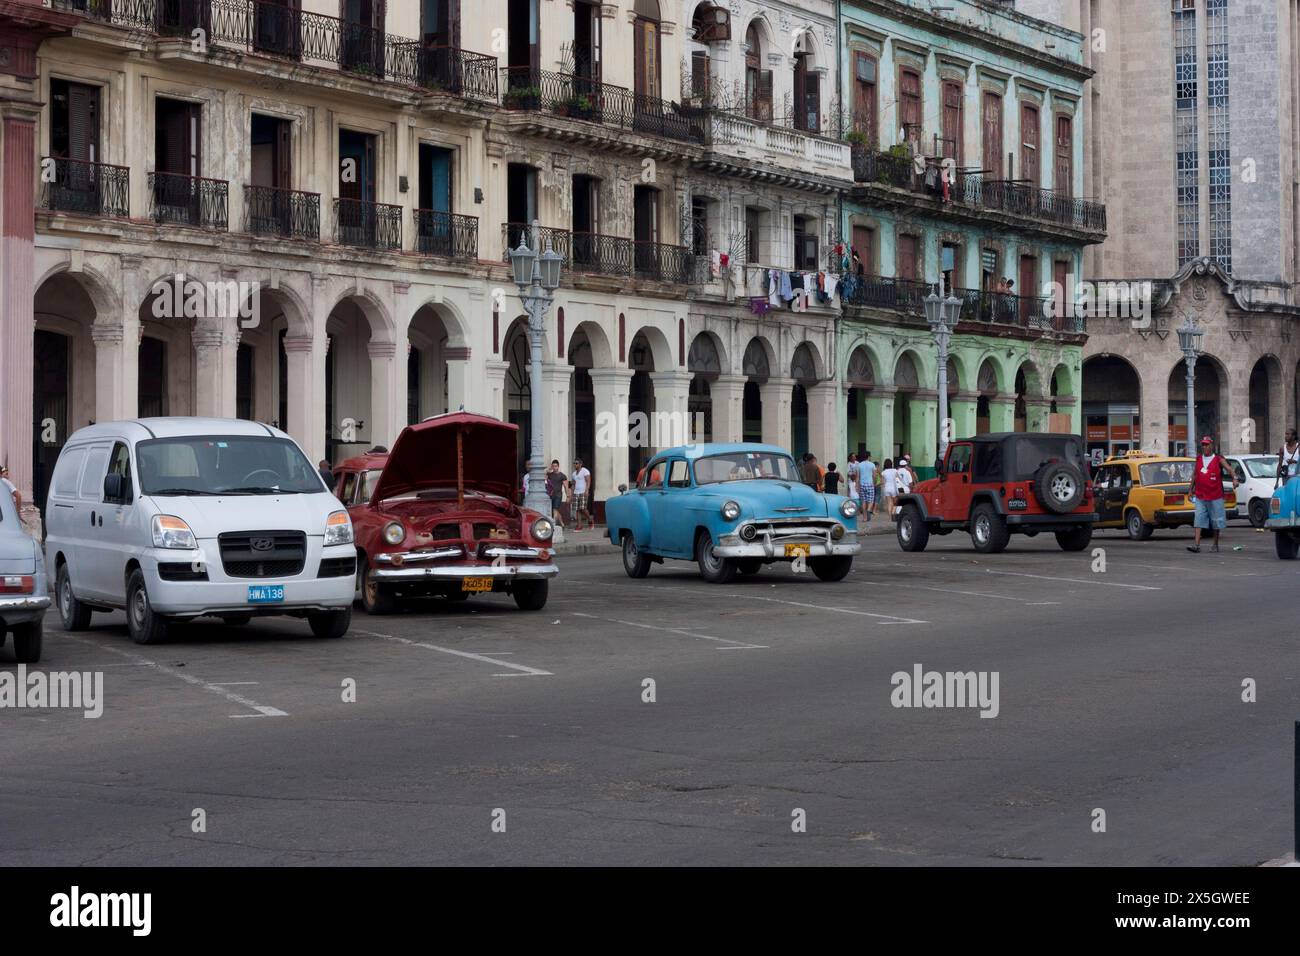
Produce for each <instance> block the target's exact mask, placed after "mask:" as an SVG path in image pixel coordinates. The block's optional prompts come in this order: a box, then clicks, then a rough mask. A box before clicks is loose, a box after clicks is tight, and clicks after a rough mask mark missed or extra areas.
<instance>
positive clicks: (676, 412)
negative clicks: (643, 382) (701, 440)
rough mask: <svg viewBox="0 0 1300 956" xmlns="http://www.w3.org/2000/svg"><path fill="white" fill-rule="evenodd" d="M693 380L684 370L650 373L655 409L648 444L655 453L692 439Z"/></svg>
mask: <svg viewBox="0 0 1300 956" xmlns="http://www.w3.org/2000/svg"><path fill="white" fill-rule="evenodd" d="M692 377H693V376H692V375H691V373H690V372H688V371H686V370H685V369H673V370H672V371H669V372H651V373H650V382H651V384H652V385H653V386H654V409H655V411H654V420H653V421H652V422H651V426H650V444H651V446H652V447H653V448H654V449H655V450H656V451H660V450H662V449H664V448H672V447H674V446H676V445H686V444H689V443H690V442H691V441H692V440H693V434H694V433H693V429H692V427H691V426H692V422H691V418H690V398H691V378H692Z"/></svg>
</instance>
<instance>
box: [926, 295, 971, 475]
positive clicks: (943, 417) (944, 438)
mask: <svg viewBox="0 0 1300 956" xmlns="http://www.w3.org/2000/svg"><path fill="white" fill-rule="evenodd" d="M942 293H943V274H942V273H940V275H939V294H935V293H934V292H931V293H930V294H929V295H927V296H926V297H925V300H924V301H925V321H926V322H928V323H929V325H930V333H931V334H932V335H933V336H934V344H935V346H936V347H937V348H938V350H939V459H938V460H939V461H943V458H944V455H946V454H947V453H948V343H949V342H950V341H951V340H952V331H953V329H955V328H956V327H957V322H958V320H960V318H961V304H962V303H961V299H959V298H957V297H956V296H954V295H949V296H948V297H947V298H941V296H942Z"/></svg>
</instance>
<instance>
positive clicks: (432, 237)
mask: <svg viewBox="0 0 1300 956" xmlns="http://www.w3.org/2000/svg"><path fill="white" fill-rule="evenodd" d="M412 215H413V216H414V218H415V250H416V252H419V253H420V254H421V255H425V256H443V257H444V258H447V259H459V260H463V261H469V262H472V261H474V260H476V259H478V217H477V216H461V215H457V214H456V213H450V212H438V211H437V210H433V209H414V210H412Z"/></svg>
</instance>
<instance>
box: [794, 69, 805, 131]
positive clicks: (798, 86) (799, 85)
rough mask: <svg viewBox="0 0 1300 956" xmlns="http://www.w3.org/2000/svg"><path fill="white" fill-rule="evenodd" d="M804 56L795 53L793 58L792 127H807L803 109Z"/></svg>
mask: <svg viewBox="0 0 1300 956" xmlns="http://www.w3.org/2000/svg"><path fill="white" fill-rule="evenodd" d="M807 62H808V60H807V58H806V57H803V56H801V55H798V54H796V55H795V58H794V116H793V120H794V128H795V129H807V126H806V125H805V124H806V123H807V121H808V117H807V111H806V110H805V109H804V103H805V102H806V99H805V91H806V90H807V80H808V73H807V68H806V64H807Z"/></svg>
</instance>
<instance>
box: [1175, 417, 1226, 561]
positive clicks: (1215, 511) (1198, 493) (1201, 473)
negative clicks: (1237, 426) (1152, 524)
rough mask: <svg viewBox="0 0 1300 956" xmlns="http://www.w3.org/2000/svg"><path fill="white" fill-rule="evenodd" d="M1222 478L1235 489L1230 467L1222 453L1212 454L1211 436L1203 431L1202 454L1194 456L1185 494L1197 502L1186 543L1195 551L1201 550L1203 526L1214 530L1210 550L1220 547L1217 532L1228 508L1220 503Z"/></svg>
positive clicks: (1194, 502)
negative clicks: (1195, 457)
mask: <svg viewBox="0 0 1300 956" xmlns="http://www.w3.org/2000/svg"><path fill="white" fill-rule="evenodd" d="M1225 478H1226V479H1227V481H1228V490H1229V491H1232V490H1234V489H1235V487H1236V486H1235V485H1234V483H1233V480H1232V469H1231V468H1229V467H1228V463H1227V462H1226V461H1224V460H1223V457H1222V456H1221V455H1218V454H1215V451H1214V439H1213V438H1211V437H1210V436H1209V435H1206V436H1205V437H1204V438H1202V439H1201V454H1200V457H1199V458H1197V459H1196V465H1195V467H1194V468H1193V469H1192V482H1191V484H1190V485H1188V487H1187V494H1188V495H1189V496H1190V497H1191V499H1192V503H1193V504H1194V505H1195V506H1196V514H1195V518H1194V519H1193V523H1194V526H1195V528H1194V531H1193V535H1194V536H1195V540H1194V543H1193V544H1191V545H1189V546H1188V548H1187V550H1188V551H1191V552H1193V553H1196V552H1199V551H1200V550H1201V532H1202V531H1204V530H1212V531H1213V532H1214V546H1213V547H1212V548H1211V549H1210V550H1212V551H1218V550H1219V532H1220V531H1222V530H1223V529H1224V528H1226V527H1227V526H1228V516H1227V510H1226V509H1225V507H1224V504H1223V498H1224V495H1223V481H1224V479H1225Z"/></svg>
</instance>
